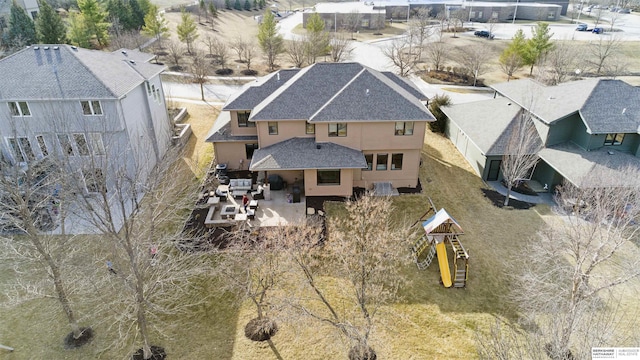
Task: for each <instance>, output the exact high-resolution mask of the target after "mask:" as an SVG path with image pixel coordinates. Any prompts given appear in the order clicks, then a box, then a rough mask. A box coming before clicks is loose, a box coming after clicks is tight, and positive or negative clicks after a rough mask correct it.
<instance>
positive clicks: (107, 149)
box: [0, 45, 171, 194]
mask: <svg viewBox="0 0 640 360" xmlns="http://www.w3.org/2000/svg"><path fill="white" fill-rule="evenodd" d="M151 58H152V55H149V54H145V53H141V52H139V51H132V50H118V51H115V52H112V53H109V52H102V51H95V50H87V49H81V48H77V47H75V46H69V45H34V46H30V47H27V48H25V49H23V50H21V51H18V52H17V53H15V54H13V55H11V56H8V57H6V58H4V59H1V60H0V74H2V75H1V76H2V80H1V81H0V137H1V141H0V151H1V154H2V157H3V158H4V160H5V161H6V162H9V163H11V164H14V165H20V166H28V165H29V163H31V162H34V161H37V160H39V159H42V158H45V157H51V159H58V160H64V164H67V165H66V166H68V167H69V169H67V170H68V171H69V172H70V173H75V174H77V175H78V176H77V178H79V179H82V181H81V183H82V184H81V185H83V192H84V193H85V194H90V193H95V192H98V191H99V190H100V189H103V188H106V190H107V192H108V193H109V194H113V193H114V192H113V191H112V190H113V186H114V183H115V180H116V176H128V177H130V178H131V179H136V181H137V182H139V183H140V184H143V183H144V181H145V180H146V176H147V174H148V173H149V172H150V171H151V169H153V168H154V166H155V165H156V163H158V162H159V161H160V159H162V157H163V156H164V154H165V153H166V151H167V149H168V147H169V144H170V137H171V123H170V121H169V118H168V113H167V109H166V105H165V100H164V94H163V91H162V84H161V81H160V76H159V75H160V73H161V72H162V71H163V69H164V67H163V66H159V65H155V64H151V63H149V62H148V61H149V60H150V59H151Z"/></svg>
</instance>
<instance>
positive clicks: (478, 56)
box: [458, 45, 491, 86]
mask: <svg viewBox="0 0 640 360" xmlns="http://www.w3.org/2000/svg"><path fill="white" fill-rule="evenodd" d="M490 56H491V53H490V52H489V50H488V49H487V47H486V46H483V45H473V46H468V47H465V48H464V49H463V50H461V51H459V52H458V59H459V60H458V63H459V64H460V65H461V66H462V68H463V69H464V70H465V71H466V73H467V75H468V76H471V77H473V86H476V82H477V80H478V76H480V75H482V74H484V72H485V71H487V68H488V61H489V58H490Z"/></svg>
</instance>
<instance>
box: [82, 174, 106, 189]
mask: <svg viewBox="0 0 640 360" xmlns="http://www.w3.org/2000/svg"><path fill="white" fill-rule="evenodd" d="M83 175H84V184H85V186H86V187H87V192H90V193H99V192H106V191H107V188H106V186H105V179H104V174H103V173H102V170H101V169H93V170H87V171H86V172H84V173H83Z"/></svg>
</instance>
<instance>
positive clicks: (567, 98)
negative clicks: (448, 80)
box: [491, 79, 598, 124]
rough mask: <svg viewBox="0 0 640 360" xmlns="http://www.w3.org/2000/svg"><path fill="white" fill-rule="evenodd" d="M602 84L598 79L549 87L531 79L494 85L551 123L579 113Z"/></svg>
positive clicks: (493, 86) (494, 87)
mask: <svg viewBox="0 0 640 360" xmlns="http://www.w3.org/2000/svg"><path fill="white" fill-rule="evenodd" d="M597 84H598V79H586V80H578V81H571V82H567V83H563V84H560V85H556V86H546V85H543V84H540V83H539V82H537V81H534V80H531V79H524V80H516V81H509V82H506V83H501V84H495V85H491V87H492V88H493V89H495V90H496V91H498V92H499V93H500V94H502V95H504V96H506V97H508V98H509V99H511V100H512V101H514V102H515V103H517V104H518V105H520V106H521V107H523V108H525V109H528V110H529V111H531V113H533V114H534V115H535V116H536V117H538V118H539V119H540V120H542V121H544V122H546V123H547V124H551V123H553V122H555V121H557V120H560V119H562V118H565V117H567V116H569V115H571V114H573V113H575V112H577V111H578V110H579V109H580V108H581V107H582V106H583V105H584V104H585V101H587V98H588V97H589V95H590V94H591V92H592V91H593V89H594V88H595V86H596V85H597Z"/></svg>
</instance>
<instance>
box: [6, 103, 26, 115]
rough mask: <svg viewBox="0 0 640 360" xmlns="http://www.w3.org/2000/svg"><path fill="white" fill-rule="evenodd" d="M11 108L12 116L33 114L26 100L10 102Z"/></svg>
mask: <svg viewBox="0 0 640 360" xmlns="http://www.w3.org/2000/svg"><path fill="white" fill-rule="evenodd" d="M9 110H11V116H31V110H30V109H29V104H27V102H26V101H11V102H9Z"/></svg>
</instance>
